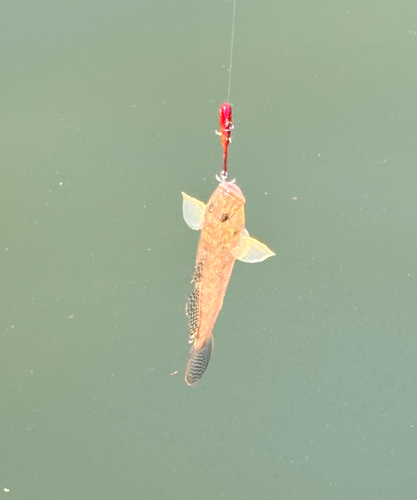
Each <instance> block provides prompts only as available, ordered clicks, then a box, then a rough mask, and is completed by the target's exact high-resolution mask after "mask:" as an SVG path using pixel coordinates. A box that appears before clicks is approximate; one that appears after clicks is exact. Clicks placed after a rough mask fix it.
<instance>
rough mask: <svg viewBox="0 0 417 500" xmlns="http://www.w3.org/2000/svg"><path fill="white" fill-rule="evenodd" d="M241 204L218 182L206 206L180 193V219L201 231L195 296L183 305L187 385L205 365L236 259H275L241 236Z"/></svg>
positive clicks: (232, 188)
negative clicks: (187, 333) (186, 327)
mask: <svg viewBox="0 0 417 500" xmlns="http://www.w3.org/2000/svg"><path fill="white" fill-rule="evenodd" d="M245 201H246V200H245V197H244V196H243V194H242V191H241V190H240V188H239V187H238V186H237V185H236V184H235V183H234V182H220V183H219V185H218V187H217V188H216V190H215V191H214V193H213V194H212V195H211V198H210V200H209V201H208V203H207V205H204V203H202V202H201V201H199V200H196V199H195V198H192V197H191V196H188V195H187V194H185V193H183V215H184V219H185V221H186V222H187V224H188V225H189V226H190V227H191V228H192V229H196V230H198V229H199V230H201V236H200V241H199V244H198V248H197V258H196V266H195V271H194V275H193V279H192V283H194V291H193V292H192V293H191V295H190V297H189V299H188V302H187V305H186V314H187V316H188V322H189V330H190V343H192V347H191V351H190V356H189V360H188V364H187V369H186V373H185V381H186V382H187V384H188V385H195V384H196V383H197V382H198V381H199V379H200V378H201V377H202V375H203V373H204V371H205V369H206V368H207V365H208V363H209V360H210V356H211V351H212V349H213V343H214V340H213V333H212V332H213V327H214V324H215V322H216V319H217V316H218V315H219V312H220V309H221V308H222V305H223V300H224V296H225V293H226V288H227V285H228V283H229V280H230V276H231V274H232V270H233V266H234V263H235V260H236V259H239V260H242V261H243V262H261V261H263V260H265V259H266V258H268V257H271V256H272V255H275V254H274V253H273V252H272V251H271V250H270V249H269V248H268V247H267V246H266V245H264V244H263V243H261V242H259V241H257V240H255V239H254V238H251V237H250V236H249V234H248V232H247V231H246V229H245Z"/></svg>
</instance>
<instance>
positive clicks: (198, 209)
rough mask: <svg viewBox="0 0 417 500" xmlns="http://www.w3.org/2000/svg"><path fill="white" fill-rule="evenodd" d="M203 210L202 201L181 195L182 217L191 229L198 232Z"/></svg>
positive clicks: (204, 208) (204, 206) (184, 194)
mask: <svg viewBox="0 0 417 500" xmlns="http://www.w3.org/2000/svg"><path fill="white" fill-rule="evenodd" d="M205 210H206V205H205V204H204V203H203V202H202V201H200V200H197V199H196V198H192V197H191V196H188V194H186V193H182V215H183V216H184V220H185V222H186V223H187V224H188V225H189V226H190V227H191V229H195V230H196V231H198V230H199V229H201V228H202V226H203V220H204V212H205Z"/></svg>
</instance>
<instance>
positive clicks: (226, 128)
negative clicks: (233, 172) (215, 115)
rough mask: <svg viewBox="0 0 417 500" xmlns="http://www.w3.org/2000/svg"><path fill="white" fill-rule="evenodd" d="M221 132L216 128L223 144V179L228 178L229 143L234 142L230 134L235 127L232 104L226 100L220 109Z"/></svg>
mask: <svg viewBox="0 0 417 500" xmlns="http://www.w3.org/2000/svg"><path fill="white" fill-rule="evenodd" d="M219 121H220V132H218V131H217V130H216V134H217V135H219V136H220V139H221V142H222V146H223V171H222V173H221V177H222V179H224V180H226V177H227V148H228V147H229V143H231V142H232V139H231V137H230V134H231V133H232V129H233V121H232V106H231V105H230V104H229V103H228V102H225V103H223V104H222V105H221V106H220V109H219Z"/></svg>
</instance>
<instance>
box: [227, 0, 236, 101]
mask: <svg viewBox="0 0 417 500" xmlns="http://www.w3.org/2000/svg"><path fill="white" fill-rule="evenodd" d="M235 19H236V0H233V14H232V39H231V41H230V63H229V88H228V90H227V102H230V89H231V87H232V63H233V44H234V40H235Z"/></svg>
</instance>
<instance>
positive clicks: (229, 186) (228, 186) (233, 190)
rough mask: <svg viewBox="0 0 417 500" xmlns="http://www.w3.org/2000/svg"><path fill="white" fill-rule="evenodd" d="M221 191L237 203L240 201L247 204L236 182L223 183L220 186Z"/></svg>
mask: <svg viewBox="0 0 417 500" xmlns="http://www.w3.org/2000/svg"><path fill="white" fill-rule="evenodd" d="M219 189H221V190H223V191H225V192H226V193H227V194H228V195H229V196H231V197H232V198H234V199H235V200H237V201H240V202H241V203H245V202H246V200H245V197H244V196H243V193H242V191H241V190H240V188H239V187H238V186H237V185H236V184H235V183H234V182H221V183H220V184H219Z"/></svg>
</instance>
